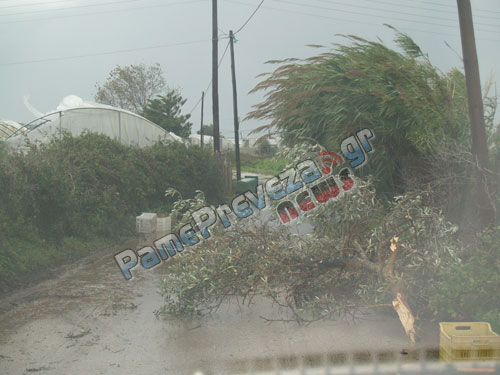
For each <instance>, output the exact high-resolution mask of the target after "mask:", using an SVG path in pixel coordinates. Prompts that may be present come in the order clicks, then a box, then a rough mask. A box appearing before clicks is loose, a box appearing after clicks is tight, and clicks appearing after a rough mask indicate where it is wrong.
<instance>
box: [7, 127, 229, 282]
mask: <svg viewBox="0 0 500 375" xmlns="http://www.w3.org/2000/svg"><path fill="white" fill-rule="evenodd" d="M0 152H3V151H2V150H0ZM218 182H219V172H218V168H217V166H216V164H215V161H214V158H213V156H212V155H211V154H210V153H209V152H208V151H205V150H202V149H200V148H199V147H186V146H185V145H184V144H181V143H178V142H175V143H169V144H162V143H158V144H156V145H154V146H152V147H148V148H143V149H139V148H135V147H130V146H125V145H122V144H120V143H119V142H118V141H116V140H113V139H110V138H109V137H106V136H104V135H98V134H93V133H85V134H83V135H81V136H79V137H71V136H70V135H67V134H66V135H64V137H63V138H62V140H55V139H54V140H52V141H51V142H50V143H48V144H41V145H30V146H29V149H28V150H27V151H26V152H24V153H21V152H11V153H6V152H3V157H2V158H1V159H0V191H2V199H1V200H0V243H5V244H6V245H5V246H6V247H1V248H0V264H4V265H5V264H7V263H8V262H10V260H9V261H8V262H7V260H6V259H7V258H9V259H10V257H11V255H12V252H11V250H12V249H11V247H12V246H15V245H14V244H15V243H17V242H19V241H20V239H24V238H26V236H27V234H28V233H30V236H33V238H34V240H33V242H34V243H40V242H41V240H46V241H48V245H47V246H48V247H51V248H56V250H55V252H56V253H57V252H58V251H60V248H59V245H60V244H61V242H62V241H63V239H65V238H67V237H75V238H80V239H92V238H96V237H107V238H111V239H112V238H118V237H120V236H122V235H126V234H130V233H132V232H133V230H134V225H135V216H136V215H138V214H140V213H141V212H144V211H153V212H154V211H155V210H156V209H158V208H159V207H163V208H166V209H168V207H165V205H166V201H165V197H164V193H165V190H166V189H167V188H175V189H177V190H178V191H179V192H181V193H182V195H183V196H185V197H190V196H192V195H194V193H195V190H202V191H204V193H205V195H206V197H207V199H208V200H209V201H211V202H213V201H218V200H219V199H220V192H219V189H218ZM9 254H10V255H9ZM49 258H50V257H49ZM53 258H57V254H55V253H54V254H53ZM16 259H18V261H17V263H15V264H11V266H12V267H13V268H12V272H14V273H16V272H18V271H22V270H24V269H25V268H24V266H22V264H24V261H25V260H24V258H19V257H18V258H16ZM9 264H10V263H9ZM9 267H10V266H9ZM26 270H27V269H26ZM12 272H7V273H3V272H2V273H0V282H2V280H5V278H6V277H7V276H6V275H7V274H10V273H12Z"/></svg>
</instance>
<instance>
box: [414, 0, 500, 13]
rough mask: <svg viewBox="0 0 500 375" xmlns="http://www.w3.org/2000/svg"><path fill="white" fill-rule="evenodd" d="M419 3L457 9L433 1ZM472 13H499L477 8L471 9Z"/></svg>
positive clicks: (420, 0)
mask: <svg viewBox="0 0 500 375" xmlns="http://www.w3.org/2000/svg"><path fill="white" fill-rule="evenodd" d="M418 1H419V2H421V3H423V4H430V5H435V6H440V7H446V8H452V9H454V10H456V9H457V7H456V6H455V5H451V4H438V3H435V2H433V1H423V0H418ZM473 10H474V11H479V12H487V13H499V14H500V12H498V11H492V10H489V9H479V8H474V9H473Z"/></svg>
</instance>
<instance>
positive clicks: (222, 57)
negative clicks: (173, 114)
mask: <svg viewBox="0 0 500 375" xmlns="http://www.w3.org/2000/svg"><path fill="white" fill-rule="evenodd" d="M220 39H226V38H219V40H220ZM228 48H229V42H228V43H227V46H226V49H225V50H224V53H223V54H222V56H221V58H220V60H219V64H218V65H217V69H219V68H220V66H221V64H222V61H223V60H224V56H226V53H227V49H228ZM210 86H212V80H210V83H209V84H208V86H207V88H206V89H205V92H207V91H208V89H209V88H210ZM200 103H201V98H200V100H198V102H197V103H196V104H195V105H194V107H193V109H192V110H191V111H190V112H189V114H192V113H193V112H194V111H195V110H196V108H198V106H199V105H200Z"/></svg>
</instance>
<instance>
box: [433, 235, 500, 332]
mask: <svg viewBox="0 0 500 375" xmlns="http://www.w3.org/2000/svg"><path fill="white" fill-rule="evenodd" d="M464 258H465V256H464ZM499 290H500V227H497V228H495V229H493V230H488V231H485V232H484V233H483V234H482V236H481V244H480V245H479V246H478V248H477V249H476V250H475V251H474V252H472V253H470V254H468V258H467V259H465V260H464V261H463V262H462V263H458V262H457V263H454V264H452V265H450V266H448V267H444V268H443V269H442V270H441V272H440V273H439V279H438V282H437V283H436V284H435V286H434V287H433V288H432V289H431V293H432V294H431V298H430V302H429V306H430V308H431V309H432V310H433V311H434V315H435V316H436V317H437V318H438V319H440V320H445V321H449V320H451V321H487V322H490V323H491V324H492V327H493V329H494V330H495V331H496V332H497V333H500V293H498V291H499Z"/></svg>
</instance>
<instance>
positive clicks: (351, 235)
mask: <svg viewBox="0 0 500 375" xmlns="http://www.w3.org/2000/svg"><path fill="white" fill-rule="evenodd" d="M358 184H359V188H358V190H356V191H355V192H352V193H351V194H345V196H344V197H343V198H341V199H339V200H338V201H337V202H335V203H333V204H327V205H323V206H321V207H318V208H317V209H316V210H315V211H313V212H312V213H311V216H310V217H311V219H312V220H313V221H314V223H315V226H316V230H315V233H314V234H312V235H301V236H299V235H292V234H290V233H288V231H287V230H286V229H284V227H282V226H280V225H278V226H277V227H275V229H273V225H271V224H270V223H268V222H266V223H262V222H260V221H259V220H258V218H255V219H254V218H250V219H247V220H245V221H244V222H236V223H235V224H233V225H232V226H231V229H229V230H224V232H223V235H222V234H221V235H217V233H215V234H214V236H213V237H212V238H211V239H209V240H206V241H203V242H202V243H201V244H200V245H197V246H195V247H194V248H193V250H192V251H190V252H188V253H185V254H184V253H183V255H182V256H181V257H179V258H178V259H177V261H176V262H175V263H172V264H171V266H170V268H169V273H168V275H167V276H166V278H165V279H164V280H163V281H162V287H161V291H162V294H163V296H164V298H165V306H164V309H163V311H164V312H168V313H171V314H201V313H205V312H207V311H212V310H213V309H215V308H217V306H220V304H221V303H222V302H223V301H225V300H227V299H229V298H231V297H233V296H242V297H244V298H251V297H252V296H254V295H256V294H263V295H266V296H268V297H270V298H271V299H272V300H273V301H274V302H275V303H277V304H278V305H279V306H282V307H284V308H287V310H288V311H289V312H290V313H291V314H292V317H293V319H296V320H298V321H307V320H311V319H323V318H331V317H334V316H335V315H337V314H339V313H345V312H352V311H354V310H356V309H363V308H364V307H366V306H368V305H369V306H373V305H376V304H383V305H390V304H391V302H392V300H393V299H394V298H395V296H396V294H397V293H403V294H404V295H405V296H406V297H407V298H408V300H409V303H410V306H411V307H412V309H414V311H416V312H417V313H421V312H425V311H426V308H427V303H428V300H427V298H428V296H427V295H426V294H425V293H423V292H422V291H423V290H424V287H425V285H427V283H430V282H432V280H433V278H434V277H435V275H436V274H437V272H438V271H439V269H440V267H441V266H443V265H444V264H448V263H450V262H451V261H452V260H453V259H454V258H456V252H457V250H456V248H457V245H456V243H455V241H454V240H453V233H454V231H455V230H456V228H454V227H453V226H451V225H450V224H449V223H447V222H446V221H445V220H444V219H443V217H442V215H441V214H440V212H439V211H438V210H435V209H432V208H430V207H427V206H426V205H425V199H424V197H423V196H421V195H414V196H404V197H398V198H397V199H396V200H395V201H394V202H393V203H392V204H391V206H390V207H389V208H386V207H384V205H382V204H381V203H380V202H379V201H378V200H377V198H376V196H375V192H374V190H373V188H372V187H371V184H370V183H365V182H363V181H361V180H359V181H358ZM218 230H221V229H220V228H219V229H218ZM394 237H398V238H399V243H398V253H397V257H396V258H395V260H393V261H391V259H392V253H391V250H390V240H391V239H392V238H394ZM391 263H392V265H391Z"/></svg>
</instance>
